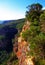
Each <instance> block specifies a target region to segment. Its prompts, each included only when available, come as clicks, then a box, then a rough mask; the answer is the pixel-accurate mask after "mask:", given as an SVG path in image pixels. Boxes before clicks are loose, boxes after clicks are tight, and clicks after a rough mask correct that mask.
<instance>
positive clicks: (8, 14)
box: [0, 8, 25, 20]
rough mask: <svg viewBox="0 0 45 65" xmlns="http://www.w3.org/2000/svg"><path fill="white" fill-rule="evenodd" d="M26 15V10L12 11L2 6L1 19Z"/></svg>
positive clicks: (18, 17) (11, 18)
mask: <svg viewBox="0 0 45 65" xmlns="http://www.w3.org/2000/svg"><path fill="white" fill-rule="evenodd" d="M24 17H25V12H20V11H11V10H8V9H5V8H0V20H13V19H20V18H24Z"/></svg>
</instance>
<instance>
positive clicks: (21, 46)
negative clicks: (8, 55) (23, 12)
mask: <svg viewBox="0 0 45 65" xmlns="http://www.w3.org/2000/svg"><path fill="white" fill-rule="evenodd" d="M29 28H30V23H29V22H28V21H27V22H26V23H25V24H24V26H23V28H22V32H24V31H25V30H27V29H29ZM22 32H21V33H20V37H18V44H17V45H18V47H14V52H15V51H16V50H17V48H18V51H17V52H16V55H17V57H18V59H19V65H34V63H33V61H32V59H33V57H30V56H27V53H28V52H29V51H30V48H29V46H30V45H29V44H28V42H26V41H25V40H24V39H23V38H22Z"/></svg>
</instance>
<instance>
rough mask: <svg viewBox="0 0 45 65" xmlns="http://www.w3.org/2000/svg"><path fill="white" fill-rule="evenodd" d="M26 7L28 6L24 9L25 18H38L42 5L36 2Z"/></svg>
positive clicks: (31, 19)
mask: <svg viewBox="0 0 45 65" xmlns="http://www.w3.org/2000/svg"><path fill="white" fill-rule="evenodd" d="M27 8H28V11H26V18H27V19H28V20H29V21H33V20H34V19H35V18H36V19H37V20H39V16H40V14H41V9H42V5H41V4H39V3H37V4H32V5H29V6H28V7H27Z"/></svg>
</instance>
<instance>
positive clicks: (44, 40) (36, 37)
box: [22, 4, 45, 65]
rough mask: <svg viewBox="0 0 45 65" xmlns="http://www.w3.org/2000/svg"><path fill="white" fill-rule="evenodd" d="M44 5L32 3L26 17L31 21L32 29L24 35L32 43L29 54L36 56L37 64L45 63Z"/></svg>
mask: <svg viewBox="0 0 45 65" xmlns="http://www.w3.org/2000/svg"><path fill="white" fill-rule="evenodd" d="M41 11H42V5H40V4H32V5H31V6H29V7H28V11H27V13H26V18H27V20H29V21H30V22H31V24H30V29H29V30H26V31H25V32H23V33H22V37H23V38H24V39H25V40H26V41H28V43H29V44H30V52H29V55H31V56H34V57H35V59H36V60H35V61H36V62H35V63H36V64H35V65H45V11H43V12H42V13H41Z"/></svg>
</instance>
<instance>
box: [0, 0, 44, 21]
mask: <svg viewBox="0 0 45 65" xmlns="http://www.w3.org/2000/svg"><path fill="white" fill-rule="evenodd" d="M33 3H40V4H42V5H43V9H45V0H0V20H1V21H3V20H15V19H20V18H24V17H25V12H26V10H27V8H26V7H27V6H28V5H31V4H33Z"/></svg>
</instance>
